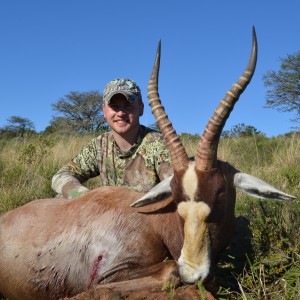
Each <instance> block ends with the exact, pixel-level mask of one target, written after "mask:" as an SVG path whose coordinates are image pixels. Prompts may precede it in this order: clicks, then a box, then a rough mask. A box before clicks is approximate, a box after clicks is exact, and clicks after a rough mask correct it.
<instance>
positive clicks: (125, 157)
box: [52, 78, 173, 199]
mask: <svg viewBox="0 0 300 300" xmlns="http://www.w3.org/2000/svg"><path fill="white" fill-rule="evenodd" d="M143 112H144V104H143V101H142V95H141V91H140V88H139V87H138V85H137V84H136V83H135V82H134V81H133V80H130V79H127V78H125V79H115V80H113V81H111V82H109V83H108V84H107V86H106V88H105V90H104V92H103V113H104V117H105V119H106V122H107V124H108V125H109V126H110V128H111V131H110V132H106V133H104V134H101V135H100V136H98V137H97V138H95V139H93V140H92V141H91V142H90V143H89V144H88V145H87V146H86V147H84V148H83V149H82V150H81V152H80V153H79V154H78V155H77V156H76V157H75V158H73V159H72V160H71V161H70V162H69V163H67V164H66V165H65V166H63V167H62V168H61V169H60V170H59V171H58V172H57V173H56V174H55V175H54V176H53V178H52V188H53V189H54V190H55V191H56V192H57V193H58V194H62V196H63V197H64V198H68V199H74V198H77V197H78V196H80V195H81V194H83V193H86V192H87V191H89V190H88V189H87V188H86V187H84V186H83V185H82V183H84V182H85V181H87V180H88V179H89V178H92V177H96V176H99V181H100V183H99V185H101V186H103V185H104V186H108V185H110V186H112V185H118V186H128V187H129V188H132V189H134V190H136V191H139V192H147V191H149V190H150V189H151V188H152V187H153V186H155V185H156V184H157V183H159V182H160V181H161V180H163V179H165V178H166V177H168V176H170V175H172V173H173V169H172V166H171V159H170V154H169V151H168V150H167V148H166V146H165V142H164V140H163V138H162V136H161V134H159V133H158V132H156V131H154V130H152V129H150V128H147V127H145V126H143V125H141V124H140V121H139V120H140V116H142V115H143Z"/></svg>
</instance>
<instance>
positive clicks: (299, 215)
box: [0, 134, 300, 299]
mask: <svg viewBox="0 0 300 300" xmlns="http://www.w3.org/2000/svg"><path fill="white" fill-rule="evenodd" d="M93 137H94V136H93V135H85V136H35V137H31V138H27V139H18V138H14V139H0V212H2V213H3V212H6V211H9V210H12V209H14V208H16V207H18V206H20V205H23V204H25V203H27V202H29V201H31V200H33V199H39V198H48V197H53V196H54V195H55V194H54V192H53V191H52V190H51V178H52V176H53V175H54V174H55V173H56V171H57V170H58V169H59V168H60V167H61V166H62V165H63V164H65V163H66V162H67V161H68V160H69V159H71V158H72V157H73V156H74V155H75V154H77V153H78V152H79V151H80V149H81V147H83V146H84V145H86V144H87V143H88V142H89V141H90V140H91V139H92V138H93ZM181 139H182V142H183V144H184V146H185V147H186V149H187V152H188V155H190V156H193V155H195V153H196V149H197V145H198V142H199V136H197V135H195V136H191V135H188V134H183V135H181ZM219 157H220V158H221V159H223V160H225V161H228V162H230V163H231V164H233V165H234V166H235V167H236V168H238V169H240V170H241V171H243V172H247V173H250V174H252V175H254V176H257V177H260V178H261V179H263V180H265V181H267V182H269V183H270V184H272V185H274V186H275V187H277V188H278V189H281V190H283V191H285V192H286V193H289V194H292V195H295V196H296V197H297V199H296V201H292V202H285V203H282V202H276V201H262V200H258V199H253V198H251V197H249V196H246V195H244V194H241V193H239V192H238V194H237V205H236V215H237V216H243V217H242V218H239V222H240V226H239V229H240V232H238V234H237V236H239V240H237V241H235V243H236V244H235V246H232V247H231V248H230V247H229V248H228V249H227V251H225V252H224V253H223V255H222V258H221V260H220V263H219V265H218V269H217V282H218V284H219V286H220V289H219V292H218V298H219V299H297V297H298V298H299V299H300V281H299V278H300V250H299V249H300V234H299V232H300V137H299V136H298V137H297V136H295V135H294V136H290V137H278V138H271V139H269V138H266V137H263V136H259V137H257V138H254V137H247V138H230V139H224V140H221V142H220V145H219ZM87 184H88V186H89V187H90V188H92V187H95V186H96V185H97V180H90V181H89V182H88V183H87ZM237 249H238V251H237Z"/></svg>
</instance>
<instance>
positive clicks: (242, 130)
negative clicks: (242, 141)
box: [222, 123, 265, 138]
mask: <svg viewBox="0 0 300 300" xmlns="http://www.w3.org/2000/svg"><path fill="white" fill-rule="evenodd" d="M258 135H259V136H265V134H264V133H262V132H261V131H258V130H257V129H256V128H255V127H254V126H251V125H245V124H244V123H239V124H237V125H234V126H232V127H231V129H230V130H224V131H223V132H222V138H232V137H236V138H237V137H249V136H258Z"/></svg>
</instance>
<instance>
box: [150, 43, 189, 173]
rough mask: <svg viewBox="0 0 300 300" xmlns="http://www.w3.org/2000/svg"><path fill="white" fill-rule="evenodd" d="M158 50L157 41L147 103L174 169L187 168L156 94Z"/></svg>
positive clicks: (174, 133) (159, 49) (158, 64)
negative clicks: (161, 134) (165, 144)
mask: <svg viewBox="0 0 300 300" xmlns="http://www.w3.org/2000/svg"><path fill="white" fill-rule="evenodd" d="M160 51H161V42H160V41H159V43H158V47H157V52H156V57H155V63H154V67H153V70H152V74H151V78H150V80H149V84H148V98H149V105H150V106H151V109H152V113H153V115H154V116H155V119H156V122H157V124H158V126H159V128H160V130H161V131H162V133H163V136H164V139H165V141H166V143H167V145H168V148H169V151H170V154H171V159H172V164H173V168H174V171H179V170H181V169H185V168H187V165H188V162H189V158H188V155H187V154H186V151H185V149H184V147H183V145H182V143H181V141H180V138H179V136H178V135H177V134H176V131H175V130H174V128H173V126H172V123H171V122H170V120H169V118H168V116H167V115H166V113H165V109H164V107H163V106H162V105H161V100H160V98H159V94H158V74H159V66H160Z"/></svg>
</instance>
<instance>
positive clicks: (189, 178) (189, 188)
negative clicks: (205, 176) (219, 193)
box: [182, 162, 198, 201]
mask: <svg viewBox="0 0 300 300" xmlns="http://www.w3.org/2000/svg"><path fill="white" fill-rule="evenodd" d="M182 187H183V192H184V193H185V194H186V195H187V196H188V199H189V200H191V201H195V193H196V191H197V187H198V177H197V175H196V172H195V163H194V162H190V163H189V166H188V169H187V171H186V172H185V174H184V176H183V178H182Z"/></svg>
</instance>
